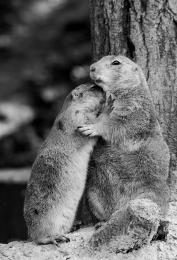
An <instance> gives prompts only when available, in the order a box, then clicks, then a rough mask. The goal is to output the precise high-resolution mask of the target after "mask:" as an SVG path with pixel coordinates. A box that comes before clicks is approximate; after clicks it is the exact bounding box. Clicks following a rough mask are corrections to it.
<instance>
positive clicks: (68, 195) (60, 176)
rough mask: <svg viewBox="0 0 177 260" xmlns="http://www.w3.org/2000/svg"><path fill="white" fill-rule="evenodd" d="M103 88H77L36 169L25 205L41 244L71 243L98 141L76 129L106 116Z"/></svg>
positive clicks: (33, 235) (29, 223)
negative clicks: (77, 212) (69, 235)
mask: <svg viewBox="0 0 177 260" xmlns="http://www.w3.org/2000/svg"><path fill="white" fill-rule="evenodd" d="M104 101H105V95H104V92H103V91H102V89H101V88H98V87H97V86H95V87H94V85H89V84H83V85H80V86H79V87H77V88H76V89H74V90H73V91H72V92H71V94H69V95H68V97H67V98H66V100H65V103H64V105H63V108H62V110H61V112H60V113H59V115H58V116H57V118H56V120H55V122H54V125H53V127H52V129H51V131H50V133H49V135H48V137H47V139H46V140H45V142H44V144H43V145H42V147H41V149H40V151H39V154H38V156H37V158H36V160H35V162H34V164H33V167H32V174H31V178H30V180H29V183H28V186H27V190H26V195H25V203H24V217H25V221H26V224H27V227H28V234H29V237H30V238H31V239H32V240H34V241H35V242H36V243H38V244H48V243H54V244H57V242H58V241H67V240H68V239H67V237H65V236H64V235H65V234H66V233H68V232H69V231H70V229H71V227H72V225H73V221H74V218H75V214H76V211H77V207H78V204H79V201H80V199H81V196H82V193H83V190H84V188H85V181H86V176H87V168H88V162H89V159H90V153H91V152H92V150H93V147H94V145H95V143H96V140H97V139H96V138H87V137H83V136H82V135H81V134H80V133H79V132H78V131H77V127H78V125H80V123H84V124H85V123H86V122H92V121H93V120H96V117H97V116H98V115H99V113H100V112H101V109H102V106H103V104H104Z"/></svg>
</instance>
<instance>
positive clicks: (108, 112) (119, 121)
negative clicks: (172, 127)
mask: <svg viewBox="0 0 177 260" xmlns="http://www.w3.org/2000/svg"><path fill="white" fill-rule="evenodd" d="M90 76H91V78H92V79H93V80H94V82H95V83H96V84H97V85H99V86H100V87H102V88H103V90H104V91H105V92H106V96H107V105H106V107H105V110H104V111H103V112H102V113H101V114H100V115H99V117H98V118H97V120H95V122H94V123H92V124H89V123H87V124H84V125H81V126H80V127H79V128H78V130H79V131H80V132H81V133H82V134H83V135H85V136H92V137H93V136H100V137H102V139H99V140H98V142H97V145H96V146H95V148H94V151H93V153H92V155H91V160H90V164H89V170H88V183H87V197H88V201H89V205H90V208H91V210H92V213H93V214H94V215H95V216H96V218H97V219H98V221H103V222H105V223H104V224H103V225H102V226H101V227H100V228H99V229H98V230H97V231H96V232H95V234H94V235H93V236H92V238H91V241H90V243H91V245H92V246H94V247H95V248H96V247H99V246H102V245H108V247H109V248H113V250H115V251H116V252H119V251H125V252H126V251H129V250H132V249H134V248H138V247H139V246H141V245H143V244H145V243H148V242H149V241H150V240H151V239H152V237H153V235H154V234H155V233H156V231H157V228H158V224H159V219H160V218H161V217H162V218H163V217H164V216H165V214H166V212H167V209H168V200H169V188H168V186H167V183H166V181H167V178H168V170H169V159H170V156H169V149H168V147H167V144H166V142H165V141H164V139H163V136H162V133H161V129H160V125H159V123H158V120H157V118H156V113H155V109H154V105H153V102H152V98H151V95H150V91H149V88H148V85H147V83H146V80H145V77H144V74H143V72H142V70H141V69H140V67H139V66H138V65H137V64H135V63H134V62H132V61H131V60H130V59H128V58H126V57H124V56H105V57H103V58H102V59H101V60H99V61H98V62H96V63H94V64H93V65H91V67H90ZM110 96H111V99H110ZM110 100H111V102H112V104H111V105H110V104H109V103H110V102H109V101H110ZM109 106H110V107H111V109H110V107H109Z"/></svg>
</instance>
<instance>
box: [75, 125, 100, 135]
mask: <svg viewBox="0 0 177 260" xmlns="http://www.w3.org/2000/svg"><path fill="white" fill-rule="evenodd" d="M77 129H78V130H79V132H81V133H82V134H83V135H86V136H91V137H93V136H97V135H99V133H98V130H97V128H96V125H94V124H90V125H83V126H79V127H78V128H77Z"/></svg>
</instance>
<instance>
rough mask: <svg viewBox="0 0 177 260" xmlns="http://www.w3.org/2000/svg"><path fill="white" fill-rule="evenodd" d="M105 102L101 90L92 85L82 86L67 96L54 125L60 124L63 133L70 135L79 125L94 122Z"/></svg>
mask: <svg viewBox="0 0 177 260" xmlns="http://www.w3.org/2000/svg"><path fill="white" fill-rule="evenodd" d="M105 100H106V96H105V93H104V91H103V90H102V88H100V87H99V86H95V85H93V84H92V85H91V84H82V85H80V86H78V87H77V88H75V89H74V90H73V91H72V92H71V93H70V94H69V95H68V97H67V98H66V100H65V102H64V105H63V108H62V110H61V112H60V114H59V116H58V117H57V118H56V122H55V123H56V124H57V125H58V122H60V124H61V122H62V125H63V128H64V131H65V132H67V133H72V132H74V131H75V130H76V129H77V127H78V126H79V125H82V124H85V123H87V122H92V121H95V120H96V118H97V116H98V115H99V114H100V113H101V111H102V109H103V107H104V103H105ZM59 128H60V127H59Z"/></svg>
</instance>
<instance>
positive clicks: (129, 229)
mask: <svg viewBox="0 0 177 260" xmlns="http://www.w3.org/2000/svg"><path fill="white" fill-rule="evenodd" d="M158 225H159V208H158V205H157V204H156V203H154V202H152V201H151V200H149V199H136V200H134V201H132V202H130V204H129V205H128V207H127V208H125V210H124V211H123V210H122V211H121V212H120V211H118V212H116V213H114V214H113V215H112V217H111V218H110V220H109V221H108V222H106V223H105V224H103V225H102V226H101V227H100V228H99V229H98V230H96V232H95V233H94V234H93V236H92V237H91V239H90V241H89V244H90V246H91V248H93V249H98V248H100V247H101V246H106V247H108V248H109V249H110V250H112V251H114V252H116V253H118V252H122V253H127V252H130V251H132V250H134V249H138V248H140V247H141V246H143V245H144V244H148V243H149V242H150V241H151V240H152V238H153V236H154V235H155V234H156V232H157V229H158Z"/></svg>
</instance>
